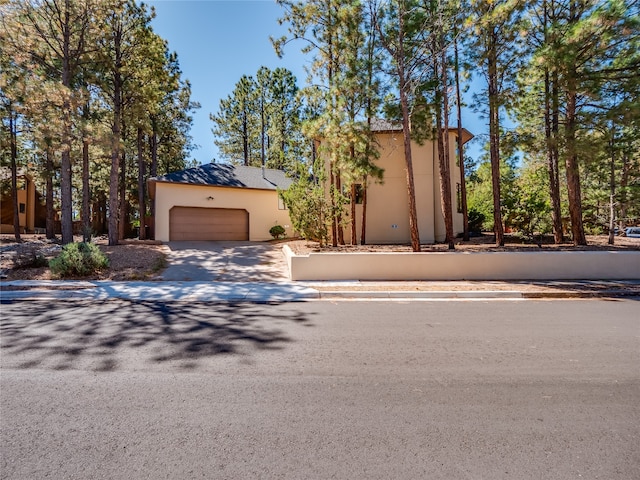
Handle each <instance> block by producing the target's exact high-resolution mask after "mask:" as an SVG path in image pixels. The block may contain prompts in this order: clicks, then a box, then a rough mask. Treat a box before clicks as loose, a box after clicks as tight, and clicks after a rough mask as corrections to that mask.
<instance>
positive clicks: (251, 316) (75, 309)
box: [0, 300, 310, 371]
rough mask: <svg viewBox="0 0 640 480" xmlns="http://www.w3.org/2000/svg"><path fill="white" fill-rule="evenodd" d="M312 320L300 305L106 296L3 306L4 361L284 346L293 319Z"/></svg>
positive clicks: (114, 361) (94, 363) (139, 363)
mask: <svg viewBox="0 0 640 480" xmlns="http://www.w3.org/2000/svg"><path fill="white" fill-rule="evenodd" d="M292 323H294V324H303V325H305V326H308V325H310V321H309V319H308V316H307V314H304V313H302V312H300V311H298V310H296V309H295V304H281V305H269V306H265V305H257V304H249V303H245V304H204V303H195V304H194V303H192V304H188V303H164V302H155V303H152V302H131V301H125V300H108V301H92V302H90V303H89V302H65V303H64V304H62V307H61V304H60V303H58V304H57V305H56V306H55V308H53V307H52V304H51V302H49V301H38V302H31V303H29V304H28V305H27V304H25V303H22V302H17V303H13V304H12V303H8V304H3V313H2V324H1V325H0V338H1V342H0V347H1V351H2V356H3V364H4V366H5V367H7V366H12V367H17V368H53V369H56V370H71V369H90V370H95V371H113V370H117V369H118V368H121V367H122V366H123V364H124V362H126V363H127V364H129V366H130V367H131V368H134V369H137V368H140V369H144V368H149V367H152V366H153V365H158V364H163V363H171V364H172V365H175V366H178V367H179V368H183V369H195V368H198V366H199V365H200V363H201V362H202V361H203V360H205V359H206V358H211V357H215V356H219V355H251V354H252V353H254V352H255V351H256V350H265V349H282V348H284V346H285V345H286V344H287V343H289V342H291V341H293V340H292V338H291V337H290V335H288V334H287V332H286V330H287V328H288V327H289V328H290V324H292Z"/></svg>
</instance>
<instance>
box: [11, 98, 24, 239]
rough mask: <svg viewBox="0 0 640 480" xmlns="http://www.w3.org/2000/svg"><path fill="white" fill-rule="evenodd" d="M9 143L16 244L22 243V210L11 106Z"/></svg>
mask: <svg viewBox="0 0 640 480" xmlns="http://www.w3.org/2000/svg"><path fill="white" fill-rule="evenodd" d="M8 113H9V143H10V151H11V200H12V202H13V234H14V236H15V238H16V242H21V241H22V239H21V238H20V210H19V205H18V202H19V200H18V132H17V129H18V127H17V125H16V118H15V114H14V113H13V109H12V107H11V106H9V112H8Z"/></svg>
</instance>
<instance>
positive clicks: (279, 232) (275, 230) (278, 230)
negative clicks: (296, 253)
mask: <svg viewBox="0 0 640 480" xmlns="http://www.w3.org/2000/svg"><path fill="white" fill-rule="evenodd" d="M269 233H270V234H271V236H272V237H273V238H276V239H278V238H280V237H284V234H285V233H286V231H285V229H284V227H283V226H282V225H274V226H273V227H271V228H270V229H269Z"/></svg>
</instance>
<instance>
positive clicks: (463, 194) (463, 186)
mask: <svg viewBox="0 0 640 480" xmlns="http://www.w3.org/2000/svg"><path fill="white" fill-rule="evenodd" d="M453 48H454V56H455V59H454V62H455V74H456V78H455V81H456V110H457V114H458V164H459V167H460V208H461V210H462V231H463V234H462V239H463V240H464V241H465V242H468V241H469V212H468V208H467V180H466V174H465V171H464V142H463V141H462V95H461V94H460V64H459V62H458V36H457V29H456V36H455V38H454V42H453Z"/></svg>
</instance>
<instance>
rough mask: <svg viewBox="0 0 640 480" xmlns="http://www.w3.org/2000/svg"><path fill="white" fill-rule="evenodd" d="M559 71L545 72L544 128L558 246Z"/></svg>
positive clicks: (545, 25) (546, 17) (546, 12)
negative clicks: (551, 73)
mask: <svg viewBox="0 0 640 480" xmlns="http://www.w3.org/2000/svg"><path fill="white" fill-rule="evenodd" d="M543 9H544V11H543V28H544V42H545V44H549V43H550V39H549V38H548V20H549V10H548V6H547V0H544V4H543ZM558 119H559V106H558V71H557V69H556V68H555V67H554V68H553V75H551V76H550V74H549V67H545V72H544V128H545V138H546V143H547V170H548V174H549V196H550V198H551V220H552V223H553V240H554V242H555V243H556V244H560V243H562V242H564V233H563V230H562V206H561V203H560V174H559V171H560V170H559V165H558V159H559V155H558V127H559V121H558Z"/></svg>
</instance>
